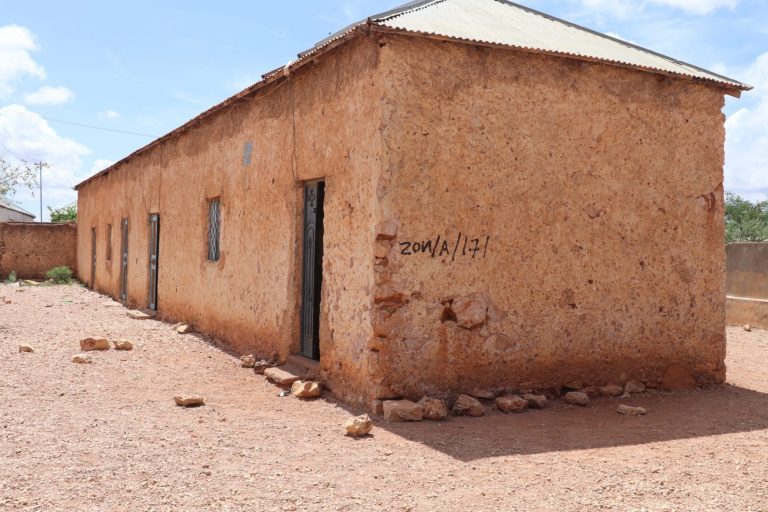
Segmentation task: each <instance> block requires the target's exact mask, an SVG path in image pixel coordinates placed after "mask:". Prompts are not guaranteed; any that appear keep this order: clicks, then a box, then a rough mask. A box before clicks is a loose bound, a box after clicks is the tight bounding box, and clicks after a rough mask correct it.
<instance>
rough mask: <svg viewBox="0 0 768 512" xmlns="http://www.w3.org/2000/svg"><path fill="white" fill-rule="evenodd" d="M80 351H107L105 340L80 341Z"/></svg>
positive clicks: (106, 341) (107, 342)
mask: <svg viewBox="0 0 768 512" xmlns="http://www.w3.org/2000/svg"><path fill="white" fill-rule="evenodd" d="M80 350H82V351H83V352H91V351H93V350H109V340H107V338H85V339H82V340H80Z"/></svg>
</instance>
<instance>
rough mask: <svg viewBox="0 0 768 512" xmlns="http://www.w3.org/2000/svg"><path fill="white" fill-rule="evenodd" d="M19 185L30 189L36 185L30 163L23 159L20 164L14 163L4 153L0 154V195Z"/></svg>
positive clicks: (2, 195)
mask: <svg viewBox="0 0 768 512" xmlns="http://www.w3.org/2000/svg"><path fill="white" fill-rule="evenodd" d="M19 186H24V187H27V188H29V189H30V190H32V189H33V187H35V186H37V180H36V179H35V170H34V169H33V168H32V165H31V164H30V163H29V162H26V161H24V160H22V161H21V164H20V165H14V164H13V163H11V162H10V161H9V160H8V159H7V158H6V157H5V155H0V197H4V196H5V195H7V194H8V193H9V192H12V191H13V190H15V189H16V187H19Z"/></svg>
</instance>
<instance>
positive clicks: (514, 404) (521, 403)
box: [494, 395, 528, 414]
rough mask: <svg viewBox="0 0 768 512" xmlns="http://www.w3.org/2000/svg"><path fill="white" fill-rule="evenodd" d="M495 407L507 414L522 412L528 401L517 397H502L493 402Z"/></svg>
mask: <svg viewBox="0 0 768 512" xmlns="http://www.w3.org/2000/svg"><path fill="white" fill-rule="evenodd" d="M494 403H495V404H496V407H497V408H498V409H499V410H500V411H501V412H505V413H507V414H509V413H513V412H523V411H524V410H526V409H527V408H528V400H526V399H524V398H523V397H521V396H519V395H504V396H500V397H498V398H497V399H496V400H495V402H494Z"/></svg>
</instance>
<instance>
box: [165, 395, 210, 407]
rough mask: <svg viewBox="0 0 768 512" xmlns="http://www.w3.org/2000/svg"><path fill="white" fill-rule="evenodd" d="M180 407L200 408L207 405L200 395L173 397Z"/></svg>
mask: <svg viewBox="0 0 768 512" xmlns="http://www.w3.org/2000/svg"><path fill="white" fill-rule="evenodd" d="M173 400H174V401H175V402H176V405H178V406H179V407H200V406H201V405H205V398H203V397H202V396H200V395H178V396H175V397H173Z"/></svg>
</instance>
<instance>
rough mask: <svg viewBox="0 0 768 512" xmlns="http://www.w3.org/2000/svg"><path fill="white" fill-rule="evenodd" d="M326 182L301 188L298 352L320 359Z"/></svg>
mask: <svg viewBox="0 0 768 512" xmlns="http://www.w3.org/2000/svg"><path fill="white" fill-rule="evenodd" d="M324 198H325V183H324V182H322V181H320V182H317V183H311V184H307V185H305V187H304V244H303V251H304V255H303V266H302V275H303V284H302V300H301V354H302V355H303V356H305V357H308V358H310V359H318V360H319V359H320V285H321V284H322V282H323V200H324Z"/></svg>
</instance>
